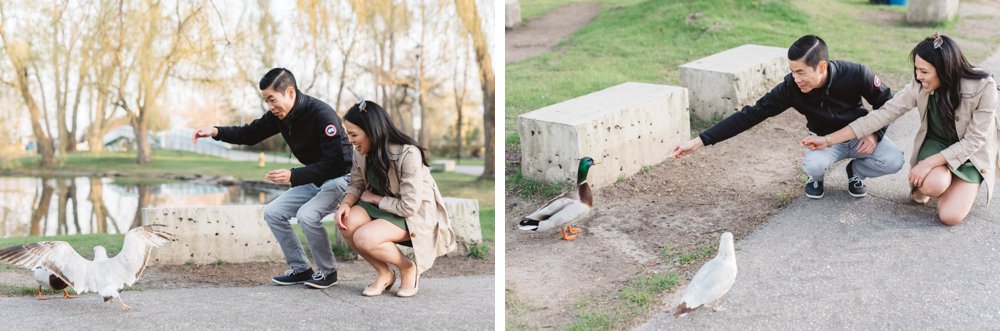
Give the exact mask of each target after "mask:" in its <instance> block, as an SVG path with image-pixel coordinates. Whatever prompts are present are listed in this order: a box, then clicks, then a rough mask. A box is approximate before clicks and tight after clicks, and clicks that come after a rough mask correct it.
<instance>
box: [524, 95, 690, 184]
mask: <svg viewBox="0 0 1000 331" xmlns="http://www.w3.org/2000/svg"><path fill="white" fill-rule="evenodd" d="M517 122H518V123H517V124H518V133H519V134H520V138H521V171H522V172H523V174H524V175H525V176H527V177H530V178H535V179H539V180H543V181H548V182H571V183H575V182H576V175H577V169H578V165H579V162H580V159H581V158H583V157H584V156H590V157H592V158H593V159H594V160H595V161H596V162H598V163H599V164H598V165H596V166H595V167H594V168H592V170H591V171H590V176H589V179H588V181H589V182H590V184H591V185H592V186H594V187H601V186H605V185H608V184H611V183H614V182H615V181H617V180H618V178H619V177H620V176H630V175H632V174H635V173H636V172H639V171H641V170H642V167H643V166H646V165H653V164H657V163H660V162H662V161H663V160H665V159H666V158H668V157H670V149H671V148H673V146H674V145H676V144H678V143H680V142H682V141H685V140H688V139H690V137H691V126H690V123H689V115H688V92H687V89H685V88H683V87H677V86H667V85H656V84H645V83H624V84H620V85H617V86H613V87H610V88H607V89H604V90H601V91H597V92H594V93H591V94H587V95H584V96H581V97H578V98H574V99H570V100H566V101H563V102H560V103H558V104H555V105H551V106H548V107H545V108H542V109H538V110H535V111H532V112H528V113H524V114H521V115H520V116H518V121H517Z"/></svg>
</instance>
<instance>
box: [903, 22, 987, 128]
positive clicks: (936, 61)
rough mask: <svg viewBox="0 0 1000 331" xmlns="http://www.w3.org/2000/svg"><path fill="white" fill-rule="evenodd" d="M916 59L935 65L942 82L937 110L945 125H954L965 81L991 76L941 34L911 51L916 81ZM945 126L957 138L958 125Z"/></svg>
mask: <svg viewBox="0 0 1000 331" xmlns="http://www.w3.org/2000/svg"><path fill="white" fill-rule="evenodd" d="M916 56H920V58H921V59H924V61H927V62H929V63H930V64H931V65H932V66H934V70H937V76H938V79H939V80H940V81H941V86H940V87H938V89H937V92H936V93H940V96H939V97H938V109H940V110H941V120H943V121H944V123H954V122H955V109H957V108H958V105H959V103H960V102H962V94H961V91H960V89H961V86H962V79H983V78H987V77H990V73H988V72H986V71H985V70H981V69H979V68H976V67H973V66H972V64H969V61H968V60H966V59H965V55H962V50H960V49H959V48H958V44H956V43H955V41H954V40H952V39H951V38H949V37H948V36H945V35H942V34H938V33H934V34H933V35H931V36H930V37H927V38H925V39H924V40H923V41H921V42H920V43H919V44H917V46H916V47H914V48H913V51H911V52H910V62H912V63H914V70H913V80H914V81H917V71H916ZM918 82H919V81H918ZM944 127H945V128H947V130H948V132H946V134H948V135H949V136H951V137H958V134H957V133H956V132H955V125H945V126H944Z"/></svg>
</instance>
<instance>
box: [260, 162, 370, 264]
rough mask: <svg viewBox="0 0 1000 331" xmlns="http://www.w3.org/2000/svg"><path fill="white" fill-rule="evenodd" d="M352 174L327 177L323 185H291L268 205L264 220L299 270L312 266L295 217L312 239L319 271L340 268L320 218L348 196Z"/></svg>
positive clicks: (311, 247)
mask: <svg viewBox="0 0 1000 331" xmlns="http://www.w3.org/2000/svg"><path fill="white" fill-rule="evenodd" d="M349 176H350V175H344V176H341V177H338V178H334V179H330V180H327V181H326V182H323V185H322V186H319V187H317V186H316V184H303V185H299V186H296V187H293V188H290V189H288V191H285V192H284V193H282V194H281V195H279V196H278V198H276V199H274V201H271V203H268V204H267V206H265V207H264V220H265V221H267V226H268V227H270V228H271V232H272V233H274V238H275V239H276V240H277V241H278V244H279V245H281V251H282V252H284V253H285V261H286V262H288V266H289V268H291V269H292V270H294V271H295V272H300V271H303V270H306V269H309V267H310V264H309V259H308V258H307V257H306V253H305V251H304V250H303V249H302V243H300V242H299V237H298V236H297V235H295V230H294V229H292V224H291V223H289V220H291V218H292V217H295V218H296V219H297V220H298V221H299V227H301V228H302V233H303V234H305V235H306V242H307V243H309V250H310V251H312V255H313V258H314V259H315V260H316V268H317V269H319V270H318V271H319V272H322V273H324V274H327V273H330V272H333V271H336V270H337V260H336V258H335V257H334V256H333V251H332V249H331V247H330V235H329V234H327V232H326V228H324V227H323V224H322V223H321V222H320V221H321V220H323V217H324V216H326V215H329V214H332V213H333V212H334V211H336V207H337V204H338V203H340V199H343V197H344V189H346V188H347V180H348V177H349Z"/></svg>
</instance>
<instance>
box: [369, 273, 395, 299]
mask: <svg viewBox="0 0 1000 331" xmlns="http://www.w3.org/2000/svg"><path fill="white" fill-rule="evenodd" d="M395 283H396V273H395V272H393V273H392V279H391V280H389V283H388V284H385V286H384V287H383V286H374V285H375V282H372V283H371V284H369V285H368V287H365V290H364V291H362V292H361V295H363V296H366V297H374V296H379V295H382V292H385V291H388V290H389V289H390V288H392V285H393V284H395Z"/></svg>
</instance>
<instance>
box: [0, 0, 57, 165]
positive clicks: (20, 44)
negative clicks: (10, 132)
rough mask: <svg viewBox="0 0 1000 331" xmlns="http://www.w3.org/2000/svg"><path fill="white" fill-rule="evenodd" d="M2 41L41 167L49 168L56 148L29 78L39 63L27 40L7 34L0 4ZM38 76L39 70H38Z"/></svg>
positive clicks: (4, 17) (4, 16) (5, 18)
mask: <svg viewBox="0 0 1000 331" xmlns="http://www.w3.org/2000/svg"><path fill="white" fill-rule="evenodd" d="M0 39H3V47H4V50H5V52H6V53H7V58H8V59H10V62H11V65H12V66H13V67H14V85H15V86H16V88H17V90H18V91H19V92H20V94H21V98H22V99H24V104H25V106H27V108H28V114H29V116H30V119H31V131H32V133H33V134H34V136H35V142H36V144H37V145H36V146H37V148H38V153H39V154H40V155H41V156H42V159H41V166H43V167H48V166H51V165H52V164H53V163H54V162H55V146H54V143H53V141H52V138H51V136H50V135H49V134H48V132H47V131H46V130H45V129H44V128H42V120H43V119H44V116H43V109H42V108H41V107H39V105H38V102H37V101H36V100H35V95H34V94H33V93H32V92H31V89H30V87H29V86H30V81H29V77H28V67H29V66H32V67H33V66H34V62H35V61H37V58H36V57H33V56H32V52H31V49H30V46H29V44H28V41H27V40H24V39H21V38H17V37H14V36H11V35H8V33H7V16H6V14H5V13H4V8H3V6H2V3H0ZM36 74H37V70H36Z"/></svg>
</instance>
